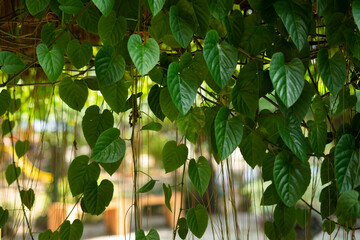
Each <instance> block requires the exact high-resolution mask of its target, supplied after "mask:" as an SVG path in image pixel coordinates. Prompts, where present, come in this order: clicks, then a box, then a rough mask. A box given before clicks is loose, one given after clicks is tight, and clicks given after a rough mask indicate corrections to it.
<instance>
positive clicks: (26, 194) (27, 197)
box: [20, 188, 35, 210]
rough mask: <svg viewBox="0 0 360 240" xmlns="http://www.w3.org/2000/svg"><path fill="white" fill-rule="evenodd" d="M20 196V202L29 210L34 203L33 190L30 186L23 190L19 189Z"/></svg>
mask: <svg viewBox="0 0 360 240" xmlns="http://www.w3.org/2000/svg"><path fill="white" fill-rule="evenodd" d="M20 198H21V202H22V203H23V204H24V205H25V206H26V207H27V208H28V209H29V210H31V208H32V206H33V205H34V202H35V193H34V190H33V189H32V188H30V189H29V190H27V191H25V190H21V191H20Z"/></svg>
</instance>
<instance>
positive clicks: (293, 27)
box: [274, 0, 309, 51]
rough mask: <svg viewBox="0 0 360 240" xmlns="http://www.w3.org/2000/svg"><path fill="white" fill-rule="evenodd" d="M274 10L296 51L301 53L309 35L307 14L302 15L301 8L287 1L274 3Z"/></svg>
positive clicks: (282, 0)
mask: <svg viewBox="0 0 360 240" xmlns="http://www.w3.org/2000/svg"><path fill="white" fill-rule="evenodd" d="M274 8H275V11H276V13H277V15H279V17H280V19H281V21H282V22H283V24H284V26H285V28H286V30H287V31H288V33H289V34H290V37H291V39H292V40H293V42H294V44H295V45H296V47H297V49H298V50H299V51H301V49H302V48H303V46H304V45H305V42H306V41H307V37H308V34H309V29H308V24H307V19H306V18H307V13H304V10H303V8H302V7H301V6H299V5H297V4H295V3H293V2H292V1H287V0H278V1H276V2H275V3H274Z"/></svg>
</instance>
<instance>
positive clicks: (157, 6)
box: [148, 0, 166, 16]
mask: <svg viewBox="0 0 360 240" xmlns="http://www.w3.org/2000/svg"><path fill="white" fill-rule="evenodd" d="M165 1H166V0H148V3H149V6H150V10H151V12H152V15H153V16H155V15H156V14H158V12H160V10H161V9H162V8H163V6H164V4H165Z"/></svg>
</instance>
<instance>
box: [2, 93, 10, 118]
mask: <svg viewBox="0 0 360 240" xmlns="http://www.w3.org/2000/svg"><path fill="white" fill-rule="evenodd" d="M10 102H11V96H10V93H9V91H8V90H6V89H3V90H2V91H1V93H0V116H2V115H4V113H6V111H7V110H9V106H10Z"/></svg>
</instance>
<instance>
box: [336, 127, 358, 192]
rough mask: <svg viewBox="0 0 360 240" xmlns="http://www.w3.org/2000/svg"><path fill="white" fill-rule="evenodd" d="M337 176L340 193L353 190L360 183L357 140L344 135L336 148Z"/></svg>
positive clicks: (349, 135)
mask: <svg viewBox="0 0 360 240" xmlns="http://www.w3.org/2000/svg"><path fill="white" fill-rule="evenodd" d="M334 163H335V176H336V180H337V181H336V182H337V184H338V188H339V193H340V194H341V193H343V192H345V191H347V190H351V189H353V187H354V186H355V185H357V184H358V183H359V181H360V176H358V165H359V154H358V151H357V150H356V148H355V138H354V137H353V136H352V135H351V134H344V135H343V136H342V137H341V138H340V140H339V142H338V143H337V145H336V148H335V159H334Z"/></svg>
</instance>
